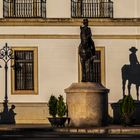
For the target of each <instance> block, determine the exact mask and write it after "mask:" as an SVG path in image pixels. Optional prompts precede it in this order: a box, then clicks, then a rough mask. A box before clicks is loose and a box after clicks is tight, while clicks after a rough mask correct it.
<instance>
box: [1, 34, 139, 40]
mask: <svg viewBox="0 0 140 140" xmlns="http://www.w3.org/2000/svg"><path fill="white" fill-rule="evenodd" d="M0 39H80V36H79V35H66V34H65V35H64V34H63V35H62V34H61V35H58V34H51V35H49V34H39V35H38V34H0ZM93 39H140V35H113V34H110V35H93Z"/></svg>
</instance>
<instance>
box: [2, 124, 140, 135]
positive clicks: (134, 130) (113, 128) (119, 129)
mask: <svg viewBox="0 0 140 140" xmlns="http://www.w3.org/2000/svg"><path fill="white" fill-rule="evenodd" d="M28 130H30V131H36V132H37V131H40V132H41V131H42V132H49V133H50V132H55V133H73V134H117V135H118V134H132V135H133V134H138V135H140V125H133V126H131V127H130V126H129V127H124V126H122V125H109V126H105V127H92V128H73V127H63V128H52V127H51V126H50V125H49V124H16V125H3V124H0V133H3V132H21V131H28Z"/></svg>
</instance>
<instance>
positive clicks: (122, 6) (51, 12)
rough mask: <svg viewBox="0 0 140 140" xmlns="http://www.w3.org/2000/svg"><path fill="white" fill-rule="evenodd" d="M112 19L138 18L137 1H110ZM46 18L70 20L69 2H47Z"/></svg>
mask: <svg viewBox="0 0 140 140" xmlns="http://www.w3.org/2000/svg"><path fill="white" fill-rule="evenodd" d="M112 1H113V2H114V18H136V17H137V18H139V17H140V1H139V0H112ZM46 5H47V12H46V13H47V18H70V17H71V0H59V2H58V0H47V2H46ZM2 17H3V0H1V1H0V18H2Z"/></svg>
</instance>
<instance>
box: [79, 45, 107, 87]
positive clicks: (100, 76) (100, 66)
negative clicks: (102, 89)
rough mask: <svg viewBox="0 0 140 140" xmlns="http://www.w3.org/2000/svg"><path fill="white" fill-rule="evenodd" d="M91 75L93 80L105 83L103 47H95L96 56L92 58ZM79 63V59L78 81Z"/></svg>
mask: <svg viewBox="0 0 140 140" xmlns="http://www.w3.org/2000/svg"><path fill="white" fill-rule="evenodd" d="M93 67H94V68H93V70H94V71H93V73H94V74H93V75H94V80H95V82H98V83H102V84H103V85H105V48H104V47H96V58H95V60H94V66H93ZM81 75H82V72H81V64H80V60H79V81H81Z"/></svg>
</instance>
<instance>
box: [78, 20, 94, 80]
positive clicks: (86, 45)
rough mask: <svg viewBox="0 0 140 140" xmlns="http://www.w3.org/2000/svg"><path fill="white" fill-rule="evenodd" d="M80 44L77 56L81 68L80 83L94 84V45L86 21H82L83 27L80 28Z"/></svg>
mask: <svg viewBox="0 0 140 140" xmlns="http://www.w3.org/2000/svg"><path fill="white" fill-rule="evenodd" d="M80 30H81V33H80V38H81V43H80V45H79V55H80V62H81V67H82V80H81V81H82V82H94V76H93V61H94V58H95V45H94V41H93V40H92V33H91V29H90V28H89V27H88V19H83V26H81V27H80Z"/></svg>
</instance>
